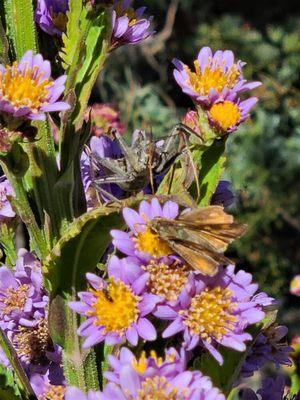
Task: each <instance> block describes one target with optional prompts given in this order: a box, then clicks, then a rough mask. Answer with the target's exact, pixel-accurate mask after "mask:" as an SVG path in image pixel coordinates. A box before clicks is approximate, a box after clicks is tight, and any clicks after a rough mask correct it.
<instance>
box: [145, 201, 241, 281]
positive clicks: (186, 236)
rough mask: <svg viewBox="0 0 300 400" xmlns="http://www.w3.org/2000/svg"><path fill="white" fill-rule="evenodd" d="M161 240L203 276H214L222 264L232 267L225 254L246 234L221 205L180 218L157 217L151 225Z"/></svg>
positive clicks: (183, 215) (202, 209)
mask: <svg viewBox="0 0 300 400" xmlns="http://www.w3.org/2000/svg"><path fill="white" fill-rule="evenodd" d="M148 223H149V227H150V229H151V230H153V231H154V232H155V233H156V234H157V235H158V236H159V238H160V239H162V240H164V241H165V242H167V243H168V245H169V246H170V248H171V249H172V250H173V251H174V253H177V254H178V255H179V256H180V257H182V258H183V259H184V260H185V261H186V262H187V263H188V264H189V265H190V266H191V267H192V268H193V269H195V270H196V271H199V272H201V273H202V274H203V275H209V276H214V275H215V274H216V273H217V271H218V265H219V264H230V262H231V261H230V260H229V259H228V258H226V257H225V256H224V255H223V253H224V252H225V251H226V249H227V247H228V245H229V244H230V243H231V242H233V241H234V240H235V239H237V238H238V237H240V236H241V235H243V234H244V232H245V231H246V225H244V224H239V223H236V222H234V219H233V216H232V215H229V214H227V213H226V212H225V211H224V209H223V207H221V206H208V207H202V208H197V209H193V210H191V211H188V212H186V213H183V214H181V215H180V216H179V217H177V218H176V219H173V220H172V219H167V218H160V217H156V218H154V219H152V220H151V221H149V222H148Z"/></svg>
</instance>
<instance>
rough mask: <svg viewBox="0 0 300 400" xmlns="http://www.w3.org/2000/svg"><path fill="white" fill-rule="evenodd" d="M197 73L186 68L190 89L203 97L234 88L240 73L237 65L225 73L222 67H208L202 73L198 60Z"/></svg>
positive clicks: (196, 62) (195, 66) (195, 64)
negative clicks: (213, 91)
mask: <svg viewBox="0 0 300 400" xmlns="http://www.w3.org/2000/svg"><path fill="white" fill-rule="evenodd" d="M194 68H195V71H192V70H191V69H190V68H189V67H187V66H186V72H187V73H188V76H189V81H190V87H191V88H192V89H193V90H195V92H197V93H199V94H200V95H202V96H205V95H207V94H208V93H209V91H210V90H211V89H215V90H216V91H217V92H218V93H220V92H222V90H223V89H224V88H230V89H231V88H233V87H234V85H235V84H236V82H237V78H238V77H239V75H240V72H239V70H238V68H237V66H236V65H235V64H233V65H232V66H231V67H229V68H228V69H227V71H226V72H225V71H224V68H222V67H220V66H212V67H209V66H206V67H205V68H204V71H203V73H202V72H201V69H200V65H199V62H198V60H195V61H194Z"/></svg>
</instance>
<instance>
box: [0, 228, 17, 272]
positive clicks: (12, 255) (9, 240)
mask: <svg viewBox="0 0 300 400" xmlns="http://www.w3.org/2000/svg"><path fill="white" fill-rule="evenodd" d="M10 223H11V224H12V226H10V225H9V224H10ZM14 225H15V224H14V222H13V221H12V222H3V223H1V224H0V234H1V237H0V242H1V244H2V246H3V250H4V253H5V256H6V259H5V264H6V266H8V267H9V268H11V267H12V266H13V265H15V264H16V260H17V255H16V249H15V243H14V239H15V229H13V228H14V227H15V226H14Z"/></svg>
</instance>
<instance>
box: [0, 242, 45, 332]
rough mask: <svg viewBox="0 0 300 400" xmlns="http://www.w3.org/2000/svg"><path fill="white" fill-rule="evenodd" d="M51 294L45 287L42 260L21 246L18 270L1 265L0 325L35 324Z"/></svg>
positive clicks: (26, 325)
mask: <svg viewBox="0 0 300 400" xmlns="http://www.w3.org/2000/svg"><path fill="white" fill-rule="evenodd" d="M47 303H48V296H47V295H46V294H45V292H44V291H43V289H42V274H41V268H40V263H39V261H38V260H37V259H36V258H35V256H34V255H33V254H31V253H28V252H27V251H26V250H25V249H21V250H19V253H18V260H17V264H16V267H15V271H12V270H10V269H8V268H7V267H6V266H2V267H1V268H0V326H1V328H2V329H3V330H5V331H8V330H12V329H14V327H15V326H16V325H20V326H24V327H33V326H36V325H37V323H38V321H39V320H40V319H41V318H44V316H45V307H46V305H47Z"/></svg>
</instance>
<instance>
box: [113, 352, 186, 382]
mask: <svg viewBox="0 0 300 400" xmlns="http://www.w3.org/2000/svg"><path fill="white" fill-rule="evenodd" d="M108 360H109V364H110V368H111V371H109V372H105V377H106V379H107V380H108V381H110V382H113V383H116V384H120V383H121V381H120V373H121V370H122V368H123V367H124V366H125V365H129V366H132V367H133V368H134V369H135V371H136V372H137V373H138V374H139V375H140V376H141V377H143V378H147V377H152V376H156V375H161V376H165V377H168V376H171V377H173V376H174V374H176V373H181V372H183V371H185V369H186V366H187V362H186V353H185V350H184V349H181V350H180V353H178V352H177V350H175V349H174V348H170V349H167V350H165V357H157V355H156V352H155V351H151V352H150V356H149V357H146V353H145V351H143V352H142V354H141V356H140V357H139V358H137V357H136V356H135V355H134V354H133V353H132V352H131V351H130V350H129V349H127V348H126V347H122V349H121V351H120V354H119V357H115V356H113V355H110V356H109V358H108Z"/></svg>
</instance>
